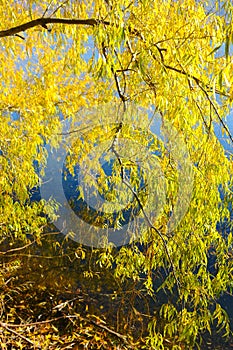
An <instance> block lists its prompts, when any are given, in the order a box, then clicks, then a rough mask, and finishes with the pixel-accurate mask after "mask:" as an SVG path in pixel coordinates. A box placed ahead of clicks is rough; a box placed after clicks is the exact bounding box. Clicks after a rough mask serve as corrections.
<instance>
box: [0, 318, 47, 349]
mask: <svg viewBox="0 0 233 350" xmlns="http://www.w3.org/2000/svg"><path fill="white" fill-rule="evenodd" d="M0 326H1V327H3V328H5V329H6V330H7V331H8V332H10V333H13V334H14V335H16V336H17V337H19V338H21V339H23V340H24V341H26V342H27V343H29V344H31V345H33V347H34V349H35V347H36V345H35V344H34V343H33V342H32V341H31V340H30V339H28V338H26V337H25V336H24V335H22V334H20V333H18V332H16V331H15V330H14V329H12V328H10V327H12V325H9V324H7V323H4V322H1V321H0ZM20 326H21V325H19V327H20ZM37 348H39V349H41V347H40V346H39V347H38V346H37Z"/></svg>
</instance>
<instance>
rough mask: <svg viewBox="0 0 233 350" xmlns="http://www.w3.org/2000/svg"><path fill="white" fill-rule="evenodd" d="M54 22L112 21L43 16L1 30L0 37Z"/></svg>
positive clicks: (86, 23) (92, 23)
mask: <svg viewBox="0 0 233 350" xmlns="http://www.w3.org/2000/svg"><path fill="white" fill-rule="evenodd" d="M53 23H62V24H72V25H74V24H76V25H87V26H92V27H93V26H96V25H98V24H105V25H109V24H110V23H109V22H108V21H100V20H97V19H95V18H87V19H72V18H53V17H48V18H45V17H41V18H37V19H34V20H32V21H30V22H26V23H23V24H20V25H19V26H16V27H12V28H9V29H6V30H1V31H0V38H3V37H6V36H13V35H16V34H18V33H20V32H24V31H25V30H28V29H30V28H33V27H36V26H42V27H44V28H46V26H47V24H53Z"/></svg>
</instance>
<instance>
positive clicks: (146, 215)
mask: <svg viewBox="0 0 233 350" xmlns="http://www.w3.org/2000/svg"><path fill="white" fill-rule="evenodd" d="M232 11H233V8H232V5H231V2H230V1H218V2H212V1H210V2H208V1H194V0H188V1H182V0H178V1H172V0H167V1H166V0H164V1H162V0H157V1H150V0H141V1H134V2H133V1H128V0H121V1H107V0H105V1H104V0H98V1H95V2H94V3H92V2H90V3H89V2H85V1H81V0H80V1H64V2H60V1H56V0H54V1H51V2H47V1H37V0H35V1H31V0H30V1H22V2H17V1H10V0H9V1H6V0H5V1H3V2H2V4H1V7H0V12H1V18H2V20H1V27H0V40H1V49H0V60H1V67H0V73H1V100H0V111H1V124H0V130H1V132H0V134H1V140H0V152H1V154H0V161H1V165H0V166H1V178H0V184H1V187H0V190H1V197H0V200H1V210H0V229H1V234H0V239H1V244H2V247H7V248H5V249H8V250H5V251H4V248H2V252H1V254H2V255H4V254H5V255H6V254H7V253H9V252H10V250H9V249H10V248H9V245H11V244H14V247H15V245H16V246H17V247H18V248H19V247H20V246H21V248H22V249H23V247H25V245H27V244H30V242H29V243H28V241H27V240H28V239H29V238H30V239H32V238H31V237H33V238H34V240H36V241H37V242H40V240H41V239H42V238H41V237H42V236H43V235H42V233H43V232H44V228H45V226H46V222H47V219H48V216H50V219H51V220H53V222H54V224H55V225H57V228H58V229H59V230H60V231H61V232H63V233H65V234H69V236H70V237H71V238H73V239H74V240H75V241H77V242H78V243H80V244H84V245H90V246H92V247H93V248H92V249H94V250H95V251H97V252H98V254H99V256H98V259H97V260H98V264H99V268H100V270H101V268H103V267H104V268H105V269H107V270H109V271H111V274H112V276H113V278H114V279H115V280H116V281H117V283H118V285H119V284H120V285H121V284H122V285H123V284H124V283H126V281H133V283H134V284H136V285H137V283H138V285H140V288H142V290H141V292H140V293H142V294H143V293H144V295H146V294H148V295H150V296H152V297H156V296H157V295H158V293H159V291H160V290H163V291H164V295H166V298H165V301H163V302H160V303H158V305H157V307H156V308H155V310H153V313H152V314H151V315H147V316H148V319H147V321H146V322H147V325H148V332H147V334H146V335H144V344H145V345H144V346H145V347H146V348H148V349H149V348H151V349H168V348H172V349H183V348H186V347H187V348H188V349H190V348H192V347H194V346H195V344H200V343H201V341H202V334H204V333H205V332H206V331H209V332H211V329H212V325H213V324H215V325H216V324H217V328H219V329H220V330H224V331H223V333H224V334H225V335H229V333H230V329H229V323H228V318H227V314H226V313H225V312H224V310H223V309H222V308H221V306H220V305H219V303H218V298H219V296H220V295H221V294H222V293H224V292H226V291H228V292H229V291H230V290H231V287H232V235H231V233H229V234H223V233H222V232H221V231H220V230H217V225H219V223H221V222H228V223H229V225H230V211H229V210H230V209H229V208H230V206H229V203H230V202H231V199H232V192H231V188H232V184H231V181H232V177H231V176H232V161H231V154H226V152H225V150H224V148H223V146H222V145H221V143H220V141H219V139H218V138H217V137H216V135H215V130H216V126H219V127H220V128H221V130H222V135H223V137H224V138H226V139H227V140H228V141H229V143H230V144H232V142H233V138H232V136H231V134H230V131H229V130H228V127H227V124H226V117H227V116H228V115H229V113H230V110H231V104H232V98H233V90H232V86H233V85H232V82H233V77H232V69H233V66H232V57H231V43H232V40H233V39H232V38H233V32H232ZM158 130H160V131H159V132H158ZM67 140H68V142H66V141H67ZM45 145H46V146H45ZM61 145H62V146H61ZM61 148H62V150H61ZM59 157H60V158H59ZM61 159H62V162H61ZM35 164H39V168H40V171H38V169H37V167H36V166H35ZM64 164H65V165H64ZM105 164H107V168H108V169H109V168H111V173H108V170H106V169H105V168H104V165H105ZM64 167H65V168H64ZM48 168H49V171H48ZM54 168H55V170H56V171H57V172H56V173H54V174H53V182H52V183H51V184H50V185H49V187H46V183H47V180H49V175H51V174H50V172H51V171H52V170H53V169H54ZM64 169H65V170H64ZM61 170H62V173H63V180H62V182H61V180H58V179H57V178H58V177H59V175H61V177H62V174H61ZM77 173H78V175H77ZM75 174H76V178H77V177H78V179H79V180H78V181H76V186H75V188H73V190H74V193H75V195H74V196H73V197H72V196H71V197H69V198H68V199H69V200H68V199H67V202H69V205H70V209H69V210H68V211H61V209H59V208H60V207H61V206H63V205H64V203H59V198H63V197H64V196H63V197H60V196H59V195H60V192H61V191H60V190H61V189H60V188H59V191H58V192H59V195H56V194H55V192H56V189H57V186H58V185H59V184H60V185H61V184H62V186H63V188H66V189H67V191H68V190H72V188H71V187H72V186H71V187H70V183H69V179H70V178H71V177H72V176H73V177H75ZM47 177H48V178H47ZM59 181H60V182H59ZM38 183H39V184H40V185H41V191H42V197H43V198H42V200H40V201H32V200H31V199H30V198H31V193H32V191H31V189H32V188H34V187H35V186H38ZM83 184H87V185H88V186H89V189H88V191H86V192H85V189H84V188H82V186H83ZM84 187H85V186H84ZM220 188H221V191H220ZM223 193H224V196H222V195H221V194H223ZM48 194H49V195H48ZM90 195H92V196H93V200H92V202H89V203H87V198H89V196H90ZM74 197H75V198H74ZM98 198H99V199H100V198H102V200H101V201H100V203H99V202H98ZM94 206H96V208H93V207H94ZM43 213H44V214H46V216H45V215H42V214H43ZM69 215H70V216H69ZM76 217H78V218H79V220H78V222H77V220H76ZM226 220H228V221H226ZM67 222H69V223H68V224H67ZM228 232H229V230H228ZM119 236H120V238H119V239H118V237H119ZM22 245H23V246H22ZM114 246H118V250H117V251H116V249H115V247H114ZM119 246H120V247H119ZM18 248H14V249H18ZM79 249H81V250H82V248H80V247H79ZM9 254H10V253H9ZM18 259H19V264H20V257H18ZM211 263H212V265H213V266H210V265H211ZM2 278H3V282H2V284H3V285H5V283H6V280H8V278H9V271H8V274H7V275H6V276H5V275H4V273H3V277H2ZM4 279H5V280H4ZM115 297H116V298H117V293H115ZM132 308H133V310H134V317H135V318H138V317H139V316H140V313H142V314H143V312H142V310H140V311H137V310H136V306H135V305H134V306H132ZM142 314H141V316H140V317H142ZM138 315H139V316H138ZM5 317H7V315H6V316H5ZM21 320H22V318H21ZM22 323H23V321H22ZM2 326H3V327H5V329H8V331H9V329H10V327H11V325H10V324H7V323H2ZM122 329H123V330H122V332H123V331H124V327H123V328H122ZM113 333H114V332H113ZM116 334H118V335H119V333H116ZM122 337H123V338H122V339H126V338H127V337H126V336H125V335H122ZM30 339H31V338H30ZM21 340H22V341H25V339H22V336H21ZM26 341H29V342H30V341H31V340H29V339H28V338H27V339H26ZM132 342H133V341H132V339H131V338H130V339H129V341H128V343H127V344H128V346H130V345H129V344H132ZM125 346H127V345H125ZM135 347H136V345H135ZM140 348H141V346H140Z"/></svg>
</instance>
